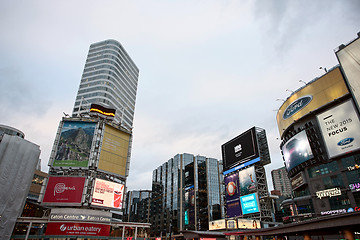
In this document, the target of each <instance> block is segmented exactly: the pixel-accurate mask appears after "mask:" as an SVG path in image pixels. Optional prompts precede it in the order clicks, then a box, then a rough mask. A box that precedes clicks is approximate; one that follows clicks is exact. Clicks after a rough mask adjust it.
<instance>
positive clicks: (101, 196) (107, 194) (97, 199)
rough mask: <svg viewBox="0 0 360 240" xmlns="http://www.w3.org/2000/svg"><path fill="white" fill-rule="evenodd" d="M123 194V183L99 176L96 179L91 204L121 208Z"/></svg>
mask: <svg viewBox="0 0 360 240" xmlns="http://www.w3.org/2000/svg"><path fill="white" fill-rule="evenodd" d="M123 195H124V185H123V184H119V183H115V182H110V181H105V180H102V179H98V178H97V179H95V186H94V192H93V197H92V202H91V205H92V206H101V207H108V208H117V209H121V208H122V202H123Z"/></svg>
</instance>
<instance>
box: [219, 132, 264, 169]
mask: <svg viewBox="0 0 360 240" xmlns="http://www.w3.org/2000/svg"><path fill="white" fill-rule="evenodd" d="M221 149H222V155H223V160H224V171H227V170H229V169H231V168H233V167H236V166H237V165H239V164H241V163H244V162H246V161H249V160H251V159H254V158H257V157H258V156H259V152H258V148H257V142H256V134H255V127H253V128H251V129H249V130H248V131H246V132H244V133H242V134H241V135H239V136H237V137H236V138H234V139H232V140H230V141H228V142H227V143H225V144H223V145H222V146H221Z"/></svg>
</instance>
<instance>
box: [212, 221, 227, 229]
mask: <svg viewBox="0 0 360 240" xmlns="http://www.w3.org/2000/svg"><path fill="white" fill-rule="evenodd" d="M220 229H226V220H225V219H220V220H215V221H210V222H209V230H220Z"/></svg>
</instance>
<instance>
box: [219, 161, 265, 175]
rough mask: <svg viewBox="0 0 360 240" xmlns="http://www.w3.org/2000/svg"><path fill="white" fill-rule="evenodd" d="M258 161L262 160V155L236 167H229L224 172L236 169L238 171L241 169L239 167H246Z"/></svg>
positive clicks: (227, 172)
mask: <svg viewBox="0 0 360 240" xmlns="http://www.w3.org/2000/svg"><path fill="white" fill-rule="evenodd" d="M257 162H260V157H258V158H255V159H253V160H250V161H248V162H246V163H243V164H240V165H238V166H236V167H234V168H231V169H229V170H227V171H224V172H223V174H224V175H226V174H229V173H232V172H235V171H237V170H239V169H242V168H244V167H247V166H250V165H251V164H254V163H257Z"/></svg>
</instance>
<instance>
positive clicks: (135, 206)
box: [123, 190, 151, 223]
mask: <svg viewBox="0 0 360 240" xmlns="http://www.w3.org/2000/svg"><path fill="white" fill-rule="evenodd" d="M150 196H151V190H134V191H128V192H127V194H126V199H125V209H124V218H123V221H126V222H142V223H150Z"/></svg>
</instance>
